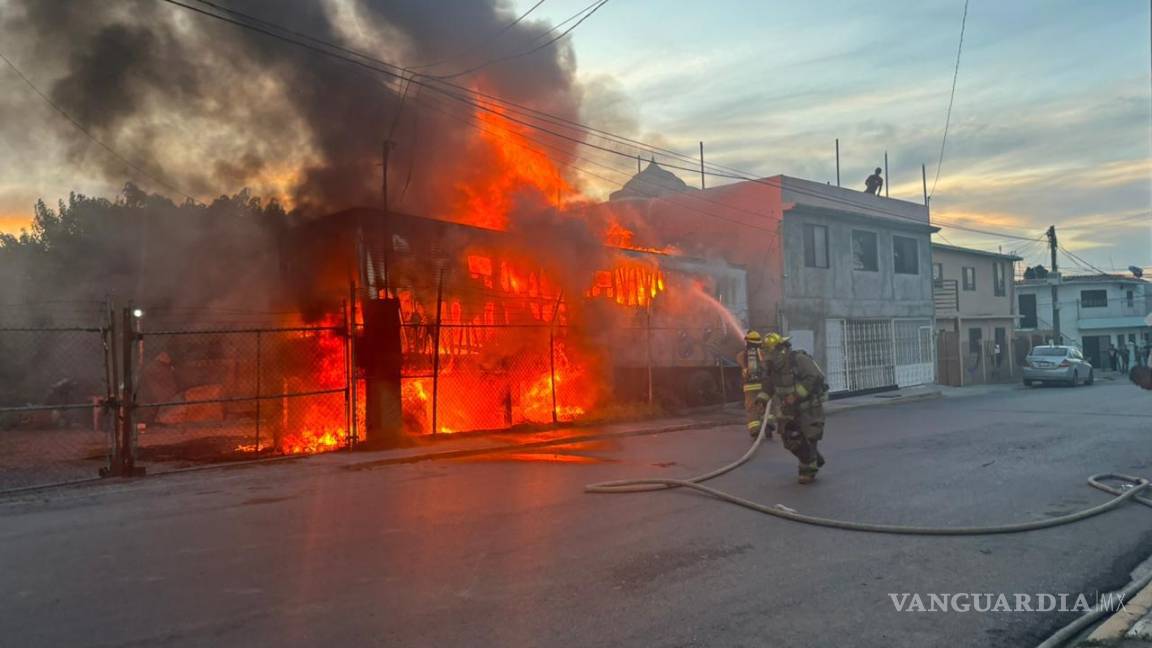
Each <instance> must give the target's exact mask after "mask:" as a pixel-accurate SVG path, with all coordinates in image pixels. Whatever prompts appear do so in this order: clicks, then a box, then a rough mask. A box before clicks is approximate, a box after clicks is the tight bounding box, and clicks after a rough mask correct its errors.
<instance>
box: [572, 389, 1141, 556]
mask: <svg viewBox="0 0 1152 648" xmlns="http://www.w3.org/2000/svg"><path fill="white" fill-rule="evenodd" d="M765 411H769V410H767V409H766V410H765ZM767 427H768V417H767V416H765V417H764V420H763V422H761V424H760V431H759V433H757V435H756V439H755V441H753V442H752V447H750V448H748V451H747V452H745V453H744V456H742V457H740V458H739V459H737V460H736V461H733V462H732V463H730V464H728V465H726V466H721V467H720V468H717V469H716V470H713V471H711V472H707V473H704V474H703V475H698V476H696V477H689V478H686V479H666V478H649V479H622V480H617V481H606V482H598V483H594V484H588V485H587V486H585V487H584V492H586V493H637V492H646V491H658V490H670V489H674V488H688V489H691V490H694V491H697V492H700V493H704V494H706V495H710V496H712V497H714V498H716V499H718V500H721V501H724V502H728V503H730V504H735V505H737V506H742V507H744V508H746V509H751V510H753V511H757V512H759V513H765V514H767V515H772V516H775V517H778V518H783V519H785V520H791V521H793V522H800V523H801V524H812V525H816V526H822V527H830V528H833V529H844V530H847V531H866V532H870V533H892V534H897V535H932V536H971V535H996V534H1005V533H1022V532H1025V531H1036V530H1038V529H1047V528H1050V527H1056V526H1062V525H1065V524H1071V523H1073V522H1079V521H1081V520H1086V519H1088V518H1090V517H1095V516H1097V515H1100V514H1101V513H1106V512H1108V511H1111V510H1112V509H1114V508H1116V507H1118V506H1120V505H1121V504H1123V503H1125V502H1127V501H1128V500H1133V501H1138V502H1140V503H1141V504H1144V505H1146V506H1150V507H1152V496H1144V495H1140V493H1141V492H1142V491H1145V490H1152V489H1149V488H1148V486H1149V481H1148V480H1147V479H1143V478H1140V477H1131V476H1129V475H1121V474H1116V473H1101V474H1097V475H1092V476H1091V477H1089V478H1088V484H1089V485H1090V486H1092V487H1093V488H1098V489H1100V490H1102V491H1104V492H1106V493H1110V494H1111V495H1113V496H1114V497H1113V498H1112V499H1110V500H1108V501H1107V502H1104V503H1102V504H1098V505H1096V506H1093V507H1090V508H1086V509H1083V510H1080V511H1076V512H1075V513H1068V514H1065V515H1061V516H1058V517H1053V518H1047V519H1044V520H1035V521H1032V522H1018V523H1015V524H1004V525H1000V526H956V527H931V526H904V525H898V524H873V523H868V522H851V521H847V520H835V519H832V518H825V517H817V516H814V515H805V514H803V513H799V512H797V511H795V510H793V509H791V508H788V507H786V506H784V505H782V504H776V505H774V506H770V505H768V504H761V503H760V502H754V501H752V500H750V499H746V498H743V497H740V496H738V495H733V494H731V493H728V492H725V491H722V490H720V489H717V488H712V487H710V486H705V485H704V484H703V482H706V481H708V480H710V479H715V478H716V477H719V476H720V475H723V474H726V473H729V472H732V471H733V470H735V469H737V468H739V467H740V466H742V465H744V464H746V463H748V461H749V460H751V459H752V456H753V455H755V454H756V451H757V450H759V449H760V446H761V445H762V444H763V443H764V438H765V436H766V435H765V430H766V429H767ZM1105 482H1121V483H1122V484H1123V485H1124V486H1123V487H1122V488H1117V487H1115V486H1112V485H1110V484H1108V483H1105Z"/></svg>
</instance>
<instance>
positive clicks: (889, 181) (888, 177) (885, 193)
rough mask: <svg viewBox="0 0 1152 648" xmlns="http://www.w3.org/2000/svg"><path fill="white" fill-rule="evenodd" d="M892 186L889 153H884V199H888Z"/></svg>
mask: <svg viewBox="0 0 1152 648" xmlns="http://www.w3.org/2000/svg"><path fill="white" fill-rule="evenodd" d="M890 184H892V178H891V177H890V176H889V175H888V151H884V197H885V198H887V197H888V185H890Z"/></svg>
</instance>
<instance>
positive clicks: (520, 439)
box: [317, 385, 1003, 470]
mask: <svg viewBox="0 0 1152 648" xmlns="http://www.w3.org/2000/svg"><path fill="white" fill-rule="evenodd" d="M997 387H1003V386H1002V385H997ZM941 389H942V388H941V387H939V386H938V385H923V386H919V387H909V388H907V389H900V390H896V391H890V392H883V393H880V394H868V395H864V396H853V397H851V398H843V399H837V400H834V401H828V402H827V403H825V406H824V408H825V411H826V412H827V413H829V414H832V413H836V412H843V411H846V410H851V409H857V408H860V407H875V406H880V405H894V404H898V403H907V402H912V401H918V400H926V399H930V398H940V397H941V396H942V391H941ZM972 395H977V392H972ZM743 422H744V409H743V407H742V406H739V405H737V404H735V403H730V404H728V405H726V406H724V407H714V408H704V409H700V410H697V411H695V412H693V413H690V414H686V415H682V416H677V417H668V418H659V419H652V420H646V421H634V422H629V423H608V424H604V425H593V426H567V427H559V428H553V429H549V430H543V431H539V432H504V433H492V434H475V435H468V434H462V435H447V436H441V437H438V438H425V439H421V440H420V441H419V445H416V446H412V447H408V448H396V449H392V450H379V451H370V452H356V453H352V454H348V453H338V454H332V455H319V456H317V459H321V458H328V457H332V458H333V461H334V462H335V463H340V464H344V465H345V467H347V468H349V469H352V470H358V469H366V468H372V467H375V466H383V465H388V464H397V463H411V462H415V461H428V460H434V459H448V458H454V457H466V456H473V455H481V454H491V453H494V452H506V451H510V450H518V449H525V448H541V447H547V446H555V445H562V444H568V443H577V442H581V441H594V440H598V439H607V438H613V437H630V436H643V435H649V434H663V433H666V432H678V431H681V430H694V429H702V428H711V427H720V426H725V425H742V424H743ZM335 457H341V459H335Z"/></svg>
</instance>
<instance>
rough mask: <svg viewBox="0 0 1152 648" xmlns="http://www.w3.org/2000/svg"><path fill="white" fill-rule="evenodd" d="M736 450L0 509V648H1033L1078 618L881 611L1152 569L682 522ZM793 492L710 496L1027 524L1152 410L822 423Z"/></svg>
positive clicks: (61, 494) (1117, 556)
mask: <svg viewBox="0 0 1152 648" xmlns="http://www.w3.org/2000/svg"><path fill="white" fill-rule="evenodd" d="M741 428H742V426H740V425H734V426H727V427H720V428H713V429H703V430H689V431H681V432H672V433H667V434H660V435H653V436H641V437H628V438H620V439H614V440H609V441H597V442H591V443H584V444H572V445H569V446H561V447H554V448H543V449H536V450H534V451H527V452H519V453H509V454H504V455H498V456H483V457H473V458H468V459H455V460H445V461H434V462H422V463H413V464H402V465H384V466H376V467H372V468H370V469H358V470H351V469H349V468H348V467H347V465H346V462H345V461H344V460H334V459H332V458H319V459H312V460H301V461H291V462H281V463H275V464H267V465H259V466H244V467H234V468H228V469H219V470H211V471H203V472H197V473H188V474H181V475H170V476H164V477H158V478H152V479H144V480H139V481H135V482H132V483H125V484H109V485H98V486H95V487H84V488H68V489H62V490H56V491H45V492H40V493H36V494H34V495H29V494H25V495H21V496H19V497H9V498H8V499H6V500H0V645H2V646H22V647H23V646H153V645H163V646H317V645H327V646H358V645H379V646H513V647H519V646H571V647H584V646H667V647H672V646H804V647H807V646H849V645H850V646H861V647H871V646H875V647H881V646H883V647H885V648H887V647H891V646H917V647H926V646H992V647H995V646H1011V647H1017V646H1031V645H1035V644H1036V643H1037V642H1039V641H1040V640H1041V639H1042V638H1043V637H1045V636H1047V634H1049V633H1051V632H1052V631H1053V630H1055V629H1056V628H1058V627H1059V626H1061V625H1063V624H1064V623H1067V622H1068V621H1070V620H1071V619H1072V618H1074V617H1075V616H1076V614H1075V613H1063V614H1061V613H1040V612H1013V613H1005V612H995V613H992V612H989V613H982V612H968V613H963V612H907V611H905V612H901V611H897V610H896V608H895V605H894V603H893V601H892V597H891V596H890V595H891V594H897V595H898V594H901V593H920V594H921V595H924V596H926V595H927V594H929V593H957V592H971V593H992V594H1000V593H1004V594H1008V595H1009V596H1012V595H1014V594H1016V593H1032V594H1035V593H1054V594H1059V593H1070V594H1072V595H1073V596H1075V595H1076V594H1078V593H1084V594H1086V595H1088V596H1090V597H1091V596H1094V594H1095V592H1097V591H1104V590H1109V589H1112V588H1114V587H1118V586H1120V585H1123V584H1124V583H1125V582H1126V581H1127V573H1128V570H1130V569H1131V568H1132V567H1133V566H1135V565H1136V564H1137V563H1139V562H1141V561H1142V560H1144V559H1146V558H1147V557H1148V556H1149V555H1150V554H1152V509H1150V508H1148V507H1144V506H1139V505H1136V504H1131V505H1127V506H1124V507H1122V508H1121V509H1119V510H1116V511H1112V512H1110V513H1107V514H1105V515H1103V516H1100V517H1097V518H1093V519H1091V520H1088V521H1085V522H1082V523H1079V524H1076V525H1074V526H1066V527H1060V528H1057V529H1050V530H1044V531H1038V532H1032V533H1028V534H1022V535H1011V536H989V537H975V538H946V537H904V536H889V535H872V534H865V533H856V532H848V531H837V530H829V529H824V528H817V527H810V526H804V525H800V524H796V523H791V522H786V521H783V520H779V519H775V518H771V517H767V516H764V515H760V514H756V513H754V512H751V511H748V510H745V509H741V508H737V507H734V506H732V505H729V504H724V503H720V502H717V501H715V500H712V499H709V498H707V497H705V496H702V495H697V494H691V493H685V492H662V493H646V494H633V495H588V494H584V493H582V492H581V486H582V485H583V484H585V483H588V482H592V481H601V480H608V479H619V478H631V477H644V476H662V477H683V476H688V475H692V474H695V473H700V472H703V471H706V470H708V469H711V468H713V467H716V466H718V465H720V464H723V463H727V462H728V461H730V460H732V459H734V458H735V457H737V456H739V455H740V454H741V453H742V452H743V451H744V449H746V447H747V444H748V439H747V436H746V435H745V434H744V432H743V430H742V429H741ZM822 450H823V452H824V454H825V455H826V456H827V457H828V461H829V463H828V466H827V467H826V469H825V470H824V471H822V473H821V475H820V480H819V481H818V482H817V483H816V484H815V485H812V486H801V485H798V484H796V483H795V465H794V460H793V459H792V458H791V456H790V455H787V454H786V453H785V451H784V450H783V449H781V448H780V447H779V446H778V445H773V446H770V447H767V448H765V449H764V450H763V451H762V453H761V454H760V455H759V456H758V457H757V458H756V459H755V460H754V461H753V462H752V463H751V464H750V465H748V466H746V467H744V468H742V469H741V470H740V471H738V472H736V473H733V474H730V475H726V476H724V477H722V478H720V479H717V480H715V481H714V482H711V484H713V485H715V486H717V487H719V488H723V489H726V490H730V491H732V492H734V493H738V494H741V495H744V496H748V497H753V498H755V499H758V500H761V501H764V502H768V503H773V504H775V503H780V504H784V505H787V506H789V507H791V508H793V509H796V510H799V511H801V512H804V513H811V514H814V515H821V516H827V517H837V518H844V519H851V520H859V521H870V522H886V523H894V524H918V525H974V524H999V523H1007V522H1014V521H1021V520H1033V519H1040V518H1044V517H1046V516H1055V515H1060V514H1063V513H1067V512H1071V511H1074V510H1077V509H1081V508H1084V507H1087V506H1090V505H1093V504H1096V503H1099V502H1102V501H1104V500H1106V499H1107V497H1108V496H1107V495H1105V494H1104V493H1101V492H1099V491H1096V490H1094V489H1092V488H1090V487H1089V486H1088V485H1087V484H1086V483H1085V478H1086V477H1088V476H1089V475H1091V474H1093V473H1098V472H1109V471H1111V472H1122V473H1129V474H1133V475H1138V476H1144V477H1152V396H1150V395H1149V393H1148V392H1142V391H1140V390H1139V389H1138V388H1136V387H1133V386H1131V385H1129V384H1127V383H1122V382H1115V383H1105V382H1098V383H1097V384H1096V385H1094V386H1089V387H1078V388H1075V389H1070V388H1039V389H1031V390H1025V389H1023V388H1021V389H1016V390H1011V391H1006V392H999V393H992V394H985V395H981V396H971V397H961V398H946V399H938V400H930V401H921V402H914V403H906V404H899V405H891V406H883V407H873V408H866V409H857V410H851V411H846V412H840V413H837V414H834V415H832V416H830V417H829V422H828V436H827V440H826V442H825V443H824V444H823V446H822Z"/></svg>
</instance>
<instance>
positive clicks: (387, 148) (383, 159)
mask: <svg viewBox="0 0 1152 648" xmlns="http://www.w3.org/2000/svg"><path fill="white" fill-rule="evenodd" d="M391 153H392V140H384V146H383V148H382V149H381V151H380V154H381V155H380V167H381V168H382V169H383V170H382V172H381V173H380V175H381V179H380V195H381V197H382V200H383V202H384V210H385V211H387V210H388V157H389V155H391Z"/></svg>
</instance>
